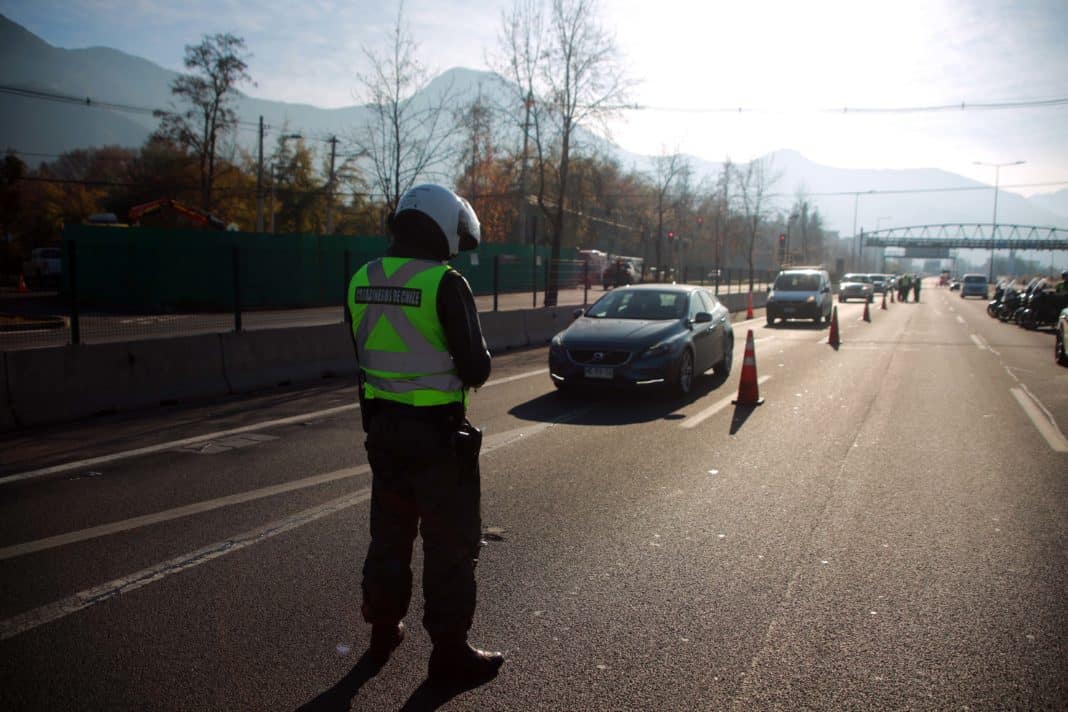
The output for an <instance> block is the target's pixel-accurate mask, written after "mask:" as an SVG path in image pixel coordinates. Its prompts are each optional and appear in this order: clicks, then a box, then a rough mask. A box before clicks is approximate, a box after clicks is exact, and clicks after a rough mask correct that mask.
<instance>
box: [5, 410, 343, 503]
mask: <svg viewBox="0 0 1068 712" xmlns="http://www.w3.org/2000/svg"><path fill="white" fill-rule="evenodd" d="M359 407H360V406H359V404H356V403H354V404H352V405H339V406H337V407H336V408H327V409H325V410H317V411H314V412H312V413H304V414H302V415H293V416H290V417H288V418H279V419H277V420H267V421H264V422H262V423H254V424H252V425H243V426H241V427H240V428H231V429H229V430H220V431H217V432H214V433H207V434H205V435H197V436H195V437H191V438H183V439H182V440H171V441H170V442H165V443H159V444H158V445H148V446H147V447H139V448H135V449H133V450H123V451H121V452H114V453H111V454H109V455H101V456H99V457H91V458H88V459H86V460H76V461H74V462H64V463H62V464H59V465H53V466H52V467H42V468H41V469H39V470H29V471H27V472H20V473H18V474H15V475H8V476H7V477H0V485H6V484H9V483H11V482H19V481H20V480H28V479H32V478H34V477H43V476H45V475H54V474H57V473H60V472H70V471H71V470H78V469H82V468H85V467H95V466H96V465H103V464H106V463H109V462H116V461H118V460H125V459H128V458H131V457H138V456H139V455H151V454H152V453H156V452H162V451H164V450H177V449H179V448H183V447H186V446H188V445H195V444H197V443H202V442H206V441H208V440H217V439H219V438H223V437H226V436H228V435H237V434H238V433H249V432H252V431H254V430H265V429H267V428H277V427H280V426H282V425H291V424H293V423H304V422H307V421H309V420H314V419H316V418H323V417H327V416H330V415H336V414H338V413H344V412H346V411H349V410H356V409H358V408H359Z"/></svg>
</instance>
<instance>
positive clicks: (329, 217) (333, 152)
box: [326, 136, 337, 235]
mask: <svg viewBox="0 0 1068 712" xmlns="http://www.w3.org/2000/svg"><path fill="white" fill-rule="evenodd" d="M326 142H327V143H329V144H330V180H329V182H327V184H326V234H327V235H333V234H334V159H335V158H336V157H337V136H331V137H330V138H328V139H327V140H326Z"/></svg>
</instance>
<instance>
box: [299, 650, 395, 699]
mask: <svg viewBox="0 0 1068 712" xmlns="http://www.w3.org/2000/svg"><path fill="white" fill-rule="evenodd" d="M381 669H382V666H381V665H378V664H377V663H375V662H373V661H372V660H371V658H370V656H369V655H368V654H367V653H364V654H363V656H362V657H361V658H360V659H359V660H357V661H356V665H354V666H353V668H352V669H351V670H349V671H348V673H347V674H346V675H345V677H343V678H341V679H340V680H338V681H337V683H336V684H335V685H334V686H333V687H331V688H330V689H329V690H326V691H325V692H321V693H319V695H318V696H317V697H316V698H315V699H314V700H311V701H310V702H307V703H305V704H303V705H301V706H300V707H298V708H297V712H342V711H344V712H348V710H350V709H352V701H353V700H354V699H356V695H358V694H359V693H360V688H362V687H363V686H364V684H366V683H367V681H368V680H370V679H371V678H372V677H374V676H375V675H377V674H378V672H379V671H380V670H381Z"/></svg>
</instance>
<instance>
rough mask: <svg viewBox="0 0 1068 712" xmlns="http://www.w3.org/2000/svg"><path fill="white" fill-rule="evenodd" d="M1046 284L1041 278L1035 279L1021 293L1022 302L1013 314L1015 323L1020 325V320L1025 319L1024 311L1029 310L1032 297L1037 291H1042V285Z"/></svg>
mask: <svg viewBox="0 0 1068 712" xmlns="http://www.w3.org/2000/svg"><path fill="white" fill-rule="evenodd" d="M1045 283H1046V280H1044V279H1042V278H1041V277H1035V278H1034V279H1032V280H1031V281H1030V282H1028V283H1027V286H1026V287H1024V290H1023V292H1021V293H1020V301H1019V303H1018V304H1017V305H1016V310H1015V311H1014V312H1013V313H1012V320H1013V321H1015V322H1016V323H1017V324H1019V323H1020V320H1021V319H1023V313H1024V310H1025V309H1027V306H1028V304H1029V303H1030V301H1031V295H1032V294H1034V293H1035V291H1037V290H1040V289H1041V288H1042V285H1044V284H1045Z"/></svg>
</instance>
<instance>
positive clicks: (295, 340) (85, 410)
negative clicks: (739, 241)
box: [0, 293, 766, 432]
mask: <svg viewBox="0 0 1068 712" xmlns="http://www.w3.org/2000/svg"><path fill="white" fill-rule="evenodd" d="M719 299H720V301H721V302H723V304H724V305H725V306H727V308H728V309H730V310H731V311H741V310H744V309H745V308H746V295H745V294H744V293H743V294H723V295H720V297H719ZM765 302H766V295H765V294H764V293H754V295H753V307H754V308H757V307H760V306H763V305H764V303H765ZM575 309H576V307H574V306H568V307H547V308H541V309H524V310H513V311H504V312H483V313H481V314H479V321H480V322H481V323H482V328H483V335H484V336H485V338H486V344H487V346H488V347H489V349H490V351H491V353H500V352H502V351H506V350H509V349H520V348H526V347H531V346H542V345H544V344H547V343H548V342H549V340H550V339H552V337H553V336H554V335H556V334H557V333H558V332H560V331H562V330H563V329H565V328H566V327H567V326H568V325H569V324H570V323H571V322H572V321H573V319H574V312H575ZM2 356H3V358H0V432H6V431H10V430H13V429H15V428H18V427H28V426H34V425H44V424H48V423H58V422H63V421H70V420H77V419H80V418H86V417H89V416H92V415H95V414H98V413H101V412H114V411H122V410H134V409H138V408H145V407H151V406H158V405H160V404H165V403H171V402H179V401H187V400H192V399H201V398H212V397H218V396H223V395H229V394H233V393H244V392H248V391H253V390H258V389H263V388H271V387H275V386H278V385H280V384H290V383H300V382H310V381H317V380H320V379H322V378H324V377H328V376H339V375H345V376H349V375H352V374H354V373H355V372H356V359H355V352H354V350H353V345H352V336H351V334H350V332H349V329H348V327H347V325H345V324H331V325H326V326H307V327H290V328H283V329H264V330H256V331H241V332H231V333H226V334H207V335H202V336H180V337H173V338H168V339H153V340H145V341H131V342H121V343H109V344H82V345H78V346H70V345H68V346H61V347H54V348H46V349H33V350H25V351H8V352H4V353H3V354H2Z"/></svg>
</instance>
